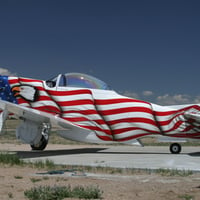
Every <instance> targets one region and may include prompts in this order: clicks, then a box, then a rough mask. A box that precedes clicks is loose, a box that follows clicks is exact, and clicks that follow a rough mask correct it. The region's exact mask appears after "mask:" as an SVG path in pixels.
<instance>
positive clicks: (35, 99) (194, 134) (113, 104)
mask: <svg viewBox="0 0 200 200" xmlns="http://www.w3.org/2000/svg"><path fill="white" fill-rule="evenodd" d="M0 109H1V114H0V130H1V131H2V129H3V125H4V123H5V120H6V119H7V118H8V116H9V114H14V116H16V117H17V118H18V119H20V124H19V125H18V127H17V128H16V137H17V138H18V139H20V140H22V141H23V142H25V143H27V144H30V146H31V148H32V149H33V150H44V149H45V147H46V146H47V144H48V139H49V136H50V132H51V128H52V127H55V128H57V130H58V131H57V132H58V134H59V135H60V136H62V137H64V138H66V139H70V140H75V141H81V142H89V143H103V144H104V143H105V144H107V143H116V142H119V143H125V144H140V145H142V143H141V141H140V139H141V138H143V137H161V138H162V137H165V138H171V141H175V142H173V143H172V144H171V145H170V151H171V153H180V151H181V145H180V144H179V142H176V141H182V140H195V141H198V140H199V139H200V105H198V104H190V105H177V106H160V105H157V104H153V103H149V102H145V101H142V100H138V99H133V98H129V97H126V96H123V95H120V94H118V93H117V92H115V91H114V90H111V89H110V88H109V87H108V85H107V84H106V83H105V82H103V81H101V80H99V79H97V78H95V77H92V76H89V75H86V74H81V73H67V74H59V75H58V76H56V77H54V78H52V79H49V80H44V81H43V80H36V79H32V78H23V77H14V76H0Z"/></svg>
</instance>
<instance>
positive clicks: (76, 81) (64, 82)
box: [46, 73, 110, 90]
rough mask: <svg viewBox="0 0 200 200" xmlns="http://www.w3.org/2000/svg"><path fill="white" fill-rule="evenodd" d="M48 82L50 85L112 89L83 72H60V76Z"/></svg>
mask: <svg viewBox="0 0 200 200" xmlns="http://www.w3.org/2000/svg"><path fill="white" fill-rule="evenodd" d="M46 84H47V85H48V86H49V87H78V88H90V89H102V90H110V88H109V86H108V85H107V84H106V83H105V82H103V81H101V80H99V79H97V78H95V77H93V76H90V75H87V74H82V73H67V74H59V75H58V76H56V77H54V78H52V79H50V80H47V81H46Z"/></svg>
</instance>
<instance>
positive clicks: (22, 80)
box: [19, 77, 43, 83]
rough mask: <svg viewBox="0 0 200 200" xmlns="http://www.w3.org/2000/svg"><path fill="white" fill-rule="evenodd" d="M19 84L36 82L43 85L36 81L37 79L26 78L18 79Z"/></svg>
mask: <svg viewBox="0 0 200 200" xmlns="http://www.w3.org/2000/svg"><path fill="white" fill-rule="evenodd" d="M19 82H28V83H30V82H38V83H43V81H41V80H37V79H28V78H21V77H19Z"/></svg>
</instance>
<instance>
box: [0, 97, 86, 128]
mask: <svg viewBox="0 0 200 200" xmlns="http://www.w3.org/2000/svg"><path fill="white" fill-rule="evenodd" d="M0 109H1V110H2V112H1V114H0V131H1V129H2V127H3V122H4V121H5V120H6V118H7V116H8V114H9V113H12V114H15V115H16V116H18V117H19V119H24V120H29V121H33V122H34V123H36V124H41V123H51V125H52V126H55V127H57V128H60V129H65V130H68V131H69V132H74V131H76V132H77V131H78V132H80V131H84V130H86V129H84V128H81V127H79V126H77V125H75V124H72V123H71V122H69V121H67V120H64V119H62V118H60V117H59V116H56V115H52V114H48V113H45V112H42V111H38V110H35V109H33V108H29V107H25V106H20V105H17V104H14V103H10V102H8V101H4V100H0ZM87 131H88V130H87Z"/></svg>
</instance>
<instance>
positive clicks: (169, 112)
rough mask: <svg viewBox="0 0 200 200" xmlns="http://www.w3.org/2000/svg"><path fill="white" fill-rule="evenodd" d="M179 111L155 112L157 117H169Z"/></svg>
mask: <svg viewBox="0 0 200 200" xmlns="http://www.w3.org/2000/svg"><path fill="white" fill-rule="evenodd" d="M176 113H177V110H173V111H154V115H155V116H167V115H173V114H176Z"/></svg>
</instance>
